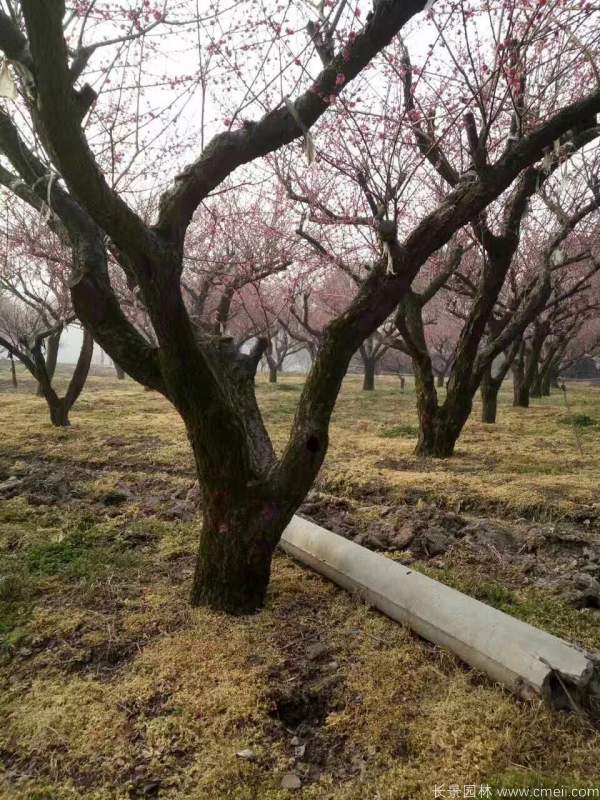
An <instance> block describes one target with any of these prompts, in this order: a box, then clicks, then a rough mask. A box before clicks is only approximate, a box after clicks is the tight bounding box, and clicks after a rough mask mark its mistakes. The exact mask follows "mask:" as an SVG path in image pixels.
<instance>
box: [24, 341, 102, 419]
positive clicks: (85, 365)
mask: <svg viewBox="0 0 600 800" xmlns="http://www.w3.org/2000/svg"><path fill="white" fill-rule="evenodd" d="M93 352H94V340H93V338H92V334H91V333H90V332H89V331H88V330H87V329H84V331H83V342H82V343H81V350H80V352H79V357H78V359H77V364H76V365H75V369H74V370H73V375H72V376H71V380H70V381H69V385H68V387H67V391H66V393H65V395H64V397H59V396H58V395H57V393H56V391H55V390H54V388H53V387H52V383H51V381H50V379H49V377H48V374H47V373H46V371H45V368H44V359H43V356H40V355H39V354H38V358H37V362H38V381H39V384H40V386H41V387H42V390H43V394H44V397H45V399H46V403H47V404H48V409H49V411H50V421H51V422H52V424H53V425H55V426H56V427H58V428H65V427H68V426H69V425H70V424H71V422H70V420H69V412H70V411H71V408H72V407H73V405H74V403H75V402H76V400H77V398H78V397H79V395H80V394H81V392H82V390H83V387H84V386H85V382H86V380H87V376H88V374H89V371H90V364H91V363H92V355H93Z"/></svg>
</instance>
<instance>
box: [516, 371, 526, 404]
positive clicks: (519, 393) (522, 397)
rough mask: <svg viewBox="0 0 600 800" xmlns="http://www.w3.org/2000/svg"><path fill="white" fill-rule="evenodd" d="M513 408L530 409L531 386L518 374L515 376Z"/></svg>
mask: <svg viewBox="0 0 600 800" xmlns="http://www.w3.org/2000/svg"><path fill="white" fill-rule="evenodd" d="M513 406H514V407H515V408H529V386H528V385H527V383H526V382H525V381H524V380H523V378H522V377H520V376H519V375H518V374H514V375H513Z"/></svg>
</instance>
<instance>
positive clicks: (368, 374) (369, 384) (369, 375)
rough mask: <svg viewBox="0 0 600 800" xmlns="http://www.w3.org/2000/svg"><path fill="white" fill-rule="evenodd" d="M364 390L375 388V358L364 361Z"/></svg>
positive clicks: (368, 390) (369, 390)
mask: <svg viewBox="0 0 600 800" xmlns="http://www.w3.org/2000/svg"><path fill="white" fill-rule="evenodd" d="M362 388H363V392H372V391H373V390H374V389H375V360H374V359H367V360H365V361H363V386H362Z"/></svg>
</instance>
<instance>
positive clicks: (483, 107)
mask: <svg viewBox="0 0 600 800" xmlns="http://www.w3.org/2000/svg"><path fill="white" fill-rule="evenodd" d="M545 5H546V4H544V6H545ZM521 10H522V11H523V9H521ZM489 11H490V9H482V11H481V14H482V15H483V16H486V15H488V17H487V20H486V22H485V23H483V22H482V23H481V24H480V26H475V27H474V28H473V29H472V30H471V31H469V28H468V25H467V24H466V18H465V17H464V16H463V18H462V20H461V19H458V20H453V18H452V12H451V10H450V9H449V8H447V9H445V8H442V9H441V13H440V14H437V15H436V16H435V18H434V24H435V26H436V30H437V32H438V35H439V37H440V38H441V40H442V42H443V43H444V46H445V47H446V49H447V50H449V52H450V58H449V59H447V60H446V62H445V64H444V66H443V68H442V69H441V70H440V71H439V72H438V74H437V75H435V77H433V78H431V77H426V78H425V80H424V81H422V83H423V84H424V85H423V87H422V96H420V94H419V92H418V87H417V86H415V74H417V75H418V76H421V75H422V70H421V69H417V70H415V67H414V66H413V64H412V63H411V59H410V57H409V53H408V49H407V47H406V46H405V45H404V44H403V43H402V42H400V45H399V47H400V57H399V59H398V61H397V62H395V63H394V62H393V63H392V64H391V67H392V68H393V69H394V70H395V72H396V73H397V74H398V77H399V78H400V79H401V80H402V82H403V85H404V104H405V110H406V114H407V117H408V118H409V119H410V120H411V123H412V128H413V135H414V139H415V144H416V146H417V148H418V149H419V151H420V152H421V153H422V155H423V156H424V157H425V158H427V160H428V161H429V163H430V164H431V166H432V168H433V169H434V170H435V172H436V173H437V175H438V176H439V179H441V180H442V181H444V182H445V183H446V184H448V185H450V186H452V187H456V186H459V185H462V184H464V183H465V182H467V183H469V182H470V181H471V180H474V179H476V178H477V177H478V176H481V175H482V174H485V173H486V171H487V169H488V165H489V162H490V159H491V158H492V157H493V154H494V153H495V152H498V151H502V152H504V153H505V154H506V153H511V152H512V151H513V148H514V147H515V146H516V145H517V144H518V142H519V141H520V140H521V139H522V138H523V136H524V135H525V134H526V132H527V131H528V130H530V127H531V125H532V124H536V123H537V121H539V119H540V118H543V116H544V114H545V113H546V111H547V109H546V107H545V104H546V102H547V96H548V95H547V94H546V92H547V91H548V90H549V88H550V87H551V88H552V91H553V92H554V93H555V95H554V96H556V94H561V93H562V92H564V91H567V90H568V87H569V85H570V83H571V82H573V81H575V80H577V79H579V78H580V76H581V67H580V65H579V64H577V66H576V67H575V68H574V70H573V72H570V71H569V70H568V69H564V67H563V65H562V64H560V63H559V62H558V61H557V60H555V59H551V58H544V59H542V60H540V57H541V56H542V55H547V53H548V49H547V48H548V39H547V38H546V37H549V36H550V35H552V36H554V37H555V38H560V37H561V35H564V36H565V44H566V43H567V42H568V43H569V44H568V45H567V46H569V47H570V48H572V47H573V46H577V47H579V48H580V49H581V53H582V58H583V60H584V61H585V58H584V55H585V53H587V52H588V50H587V48H586V46H585V45H584V44H583V43H582V41H581V40H580V39H577V38H576V39H575V40H574V41H575V42H577V44H576V45H574V44H573V37H572V35H571V33H570V32H569V31H570V26H572V25H573V24H581V23H582V20H581V18H580V13H581V12H580V9H570V10H568V11H566V12H565V13H563V10H562V9H561V8H560V7H559V5H558V4H554V5H553V6H552V8H550V7H549V6H548V7H541V6H540V5H538V6H537V7H536V8H534V9H532V10H531V12H529V11H525V12H524V13H519V9H518V7H517V5H516V4H515V6H514V7H513V8H511V13H509V14H507V15H504V14H499V15H496V16H495V17H494V15H493V14H490V13H489ZM573 13H574V15H575V16H573ZM472 14H473V15H475V14H476V12H475V11H474V10H473V11H472ZM454 25H458V26H461V25H462V28H463V29H462V31H458V30H455V31H454V33H453V26H454ZM481 25H484V29H486V33H487V32H488V30H487V29H488V28H489V32H490V33H491V41H490V42H488V46H486V45H485V37H482V36H481V31H482V27H481ZM583 29H584V30H585V25H584V24H583ZM560 31H563V34H561V33H560ZM588 33H589V34H590V36H591V37H592V39H593V40H594V41H595V35H596V34H595V32H594V31H593V30H592V29H590V30H589V31H588ZM490 45H491V46H490ZM594 69H595V67H592V73H593V70H594ZM449 81H452V86H453V87H454V88H453V89H450V90H449V91H447V92H446V95H447V99H446V98H445V103H446V104H447V105H448V108H449V110H451V111H452V112H453V113H454V114H455V115H456V116H458V114H460V115H461V117H462V125H460V126H457V129H456V131H455V132H454V133H453V134H452V133H450V135H448V134H446V135H445V136H442V135H441V134H440V131H439V121H438V119H437V118H436V117H439V113H438V112H437V111H434V110H432V108H435V106H434V105H433V103H434V99H435V97H437V96H439V94H440V92H439V86H440V83H441V84H442V85H445V84H446V85H447V83H448V82H449ZM432 91H433V95H432ZM597 133H598V131H597V128H593V127H589V128H585V129H580V128H572V129H570V131H569V132H568V133H567V134H565V135H564V136H562V137H557V138H555V140H554V142H553V144H552V146H548V147H546V149H545V152H544V157H543V160H542V163H541V164H540V165H539V166H533V165H532V166H530V167H529V168H528V169H526V170H525V171H524V172H523V173H522V174H521V176H520V178H519V180H518V181H517V182H516V183H515V185H514V187H513V188H512V190H511V191H510V192H508V193H506V194H505V195H503V196H502V197H501V198H500V199H499V201H498V202H497V203H495V204H494V207H493V209H492V210H489V211H488V212H484V213H482V214H480V215H479V216H478V217H477V218H476V219H474V220H473V221H472V223H471V226H470V234H471V237H472V239H473V241H474V243H475V245H476V250H475V251H474V252H473V253H470V254H469V256H468V262H470V264H469V265H468V268H467V269H466V270H465V269H461V270H454V271H453V273H454V276H455V278H456V279H458V280H460V281H461V282H462V283H463V284H464V285H465V286H466V287H467V288H468V294H470V296H471V300H472V302H471V304H470V307H469V310H468V312H466V313H465V315H464V323H463V327H462V331H461V335H460V337H459V340H458V342H457V345H456V352H455V355H454V359H453V362H452V368H451V372H450V377H449V380H448V388H447V393H446V397H445V399H444V402H443V403H440V402H438V397H437V393H436V392H435V388H434V386H433V376H432V366H431V359H430V357H429V356H427V357H423V352H424V350H426V348H425V342H424V337H423V331H422V327H423V325H422V317H421V314H420V311H419V307H418V306H419V303H418V299H416V296H415V294H414V293H412V292H411V293H409V294H408V295H407V296H406V298H405V299H404V300H403V302H402V304H401V306H400V310H399V314H398V317H397V324H398V327H399V330H400V332H401V333H402V335H403V338H404V340H405V341H406V342H410V340H412V347H411V349H412V353H411V355H412V354H414V357H413V364H414V365H415V374H416V377H415V383H416V389H417V403H418V410H419V421H420V434H419V440H418V443H417V453H419V454H421V455H433V456H440V457H445V456H450V455H452V453H453V451H454V446H455V443H456V441H457V439H458V437H459V435H460V432H461V431H462V428H463V426H464V424H465V422H466V420H467V419H468V417H469V415H470V413H471V409H472V400H473V397H474V395H475V392H476V391H477V388H478V387H479V384H480V383H481V381H482V379H483V376H484V375H486V374H487V380H486V389H487V388H489V387H490V386H492V385H495V384H493V382H492V381H491V379H490V370H491V367H492V364H493V361H494V359H495V358H496V356H498V355H499V354H500V353H502V352H503V351H504V350H505V349H506V348H507V347H508V346H509V344H510V343H511V342H512V340H513V339H514V338H515V337H518V336H520V335H521V334H522V333H523V332H524V331H525V329H526V328H527V326H528V325H529V323H530V322H531V320H532V319H533V318H534V317H535V316H536V315H537V314H538V313H539V311H540V310H541V308H543V305H544V302H545V300H546V296H547V295H548V294H549V292H550V291H551V282H550V278H549V270H548V269H544V270H542V272H541V274H540V275H539V276H538V277H537V278H536V280H535V282H534V284H533V285H530V286H529V292H528V294H527V296H526V297H522V298H520V302H519V304H518V305H517V306H516V307H515V308H513V309H512V313H511V315H510V316H508V315H505V316H504V317H503V318H502V319H501V320H499V321H495V320H494V309H495V307H496V305H497V303H498V300H499V298H500V296H501V292H502V288H503V286H504V284H505V280H506V278H507V275H508V273H509V271H510V268H511V265H512V263H513V259H514V258H515V256H516V254H517V252H518V248H519V242H520V238H521V231H522V227H523V225H524V220H525V219H526V217H527V215H528V214H529V212H530V209H531V204H532V198H534V197H535V196H536V195H538V194H539V193H541V192H542V191H543V188H544V186H545V184H546V183H547V182H551V181H552V179H553V176H555V174H556V173H557V171H558V170H559V169H563V167H564V165H565V164H568V163H569V162H570V160H574V161H575V162H576V164H577V166H576V168H575V169H574V172H575V173H576V175H579V173H580V171H581V170H580V168H579V162H577V158H576V156H577V157H581V158H585V155H584V151H585V148H586V146H587V145H588V144H589V143H590V141H592V140H593V139H595V138H596V136H597ZM561 180H562V178H561ZM594 202H595V201H592V205H594ZM585 213H586V214H587V213H589V210H586V212H585ZM578 221H579V218H578V217H576V219H575V220H574V222H573V226H574V225H576V224H577V222H578ZM571 230H572V228H571V227H568V226H565V231H564V232H563V233H561V234H560V235H562V236H567V235H568V233H569V232H570V231H571ZM556 246H558V245H556ZM548 257H550V255H548ZM419 365H420V366H419ZM485 394H486V398H489V397H490V396H491V393H490V392H486V393H485ZM490 414H491V412H490Z"/></svg>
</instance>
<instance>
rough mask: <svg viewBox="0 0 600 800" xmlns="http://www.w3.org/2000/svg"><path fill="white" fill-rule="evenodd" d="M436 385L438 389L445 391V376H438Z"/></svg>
mask: <svg viewBox="0 0 600 800" xmlns="http://www.w3.org/2000/svg"><path fill="white" fill-rule="evenodd" d="M436 385H437V388H438V389H443V388H444V376H443V375H438V376H437V378H436Z"/></svg>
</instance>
